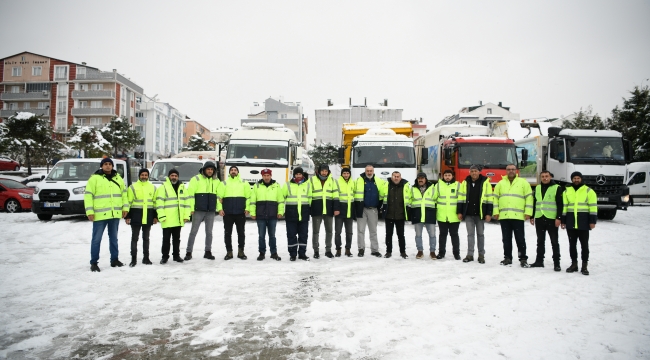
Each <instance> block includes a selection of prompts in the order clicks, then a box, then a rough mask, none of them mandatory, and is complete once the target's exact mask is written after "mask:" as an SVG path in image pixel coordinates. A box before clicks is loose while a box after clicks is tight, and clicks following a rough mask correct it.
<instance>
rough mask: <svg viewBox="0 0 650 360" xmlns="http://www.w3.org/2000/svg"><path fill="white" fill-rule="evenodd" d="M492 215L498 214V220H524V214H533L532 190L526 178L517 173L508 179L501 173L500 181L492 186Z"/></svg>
mask: <svg viewBox="0 0 650 360" xmlns="http://www.w3.org/2000/svg"><path fill="white" fill-rule="evenodd" d="M492 213H493V214H494V215H499V220H509V219H511V220H522V221H523V220H525V218H526V217H525V216H526V215H528V216H532V215H533V190H532V189H531V188H530V184H529V183H528V181H526V179H524V178H520V177H519V175H517V176H516V177H515V179H514V180H512V183H511V182H510V180H508V176H507V175H503V177H502V179H501V181H499V183H497V186H496V187H495V188H494V209H493V211H492Z"/></svg>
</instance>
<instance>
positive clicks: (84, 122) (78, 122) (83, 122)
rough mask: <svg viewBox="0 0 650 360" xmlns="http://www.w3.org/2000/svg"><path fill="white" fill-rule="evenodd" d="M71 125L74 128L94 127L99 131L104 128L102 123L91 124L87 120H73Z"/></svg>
mask: <svg viewBox="0 0 650 360" xmlns="http://www.w3.org/2000/svg"><path fill="white" fill-rule="evenodd" d="M72 124H73V125H75V126H89V127H94V128H95V129H101V128H103V127H104V123H97V122H94V123H91V122H90V120H89V119H74V121H73V122H72Z"/></svg>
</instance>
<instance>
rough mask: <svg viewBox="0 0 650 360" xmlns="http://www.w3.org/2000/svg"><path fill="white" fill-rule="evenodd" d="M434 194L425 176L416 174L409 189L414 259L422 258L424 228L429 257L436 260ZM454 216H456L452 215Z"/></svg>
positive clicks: (433, 188) (433, 187) (432, 187)
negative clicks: (414, 250) (414, 248)
mask: <svg viewBox="0 0 650 360" xmlns="http://www.w3.org/2000/svg"><path fill="white" fill-rule="evenodd" d="M435 197H436V192H435V186H433V183H430V182H429V181H428V179H427V174H425V173H423V172H421V173H419V174H418V177H417V179H415V183H414V184H413V186H412V187H411V216H410V218H411V223H413V226H414V227H415V247H416V248H417V249H418V253H417V255H415V258H416V259H422V258H423V257H424V253H423V251H424V246H423V245H422V233H423V232H424V228H425V227H426V229H427V233H428V234H429V257H430V258H431V260H436V200H435ZM454 215H456V214H455V213H454Z"/></svg>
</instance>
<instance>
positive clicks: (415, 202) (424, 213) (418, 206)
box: [409, 179, 437, 224]
mask: <svg viewBox="0 0 650 360" xmlns="http://www.w3.org/2000/svg"><path fill="white" fill-rule="evenodd" d="M436 196H437V194H436V187H435V185H433V183H431V182H428V181H427V183H426V190H425V191H424V193H422V191H421V190H420V185H418V181H417V179H416V180H415V183H414V184H413V186H411V206H410V209H411V211H410V212H411V215H410V216H409V218H410V219H411V223H413V224H419V223H424V224H435V223H436V201H435V198H436Z"/></svg>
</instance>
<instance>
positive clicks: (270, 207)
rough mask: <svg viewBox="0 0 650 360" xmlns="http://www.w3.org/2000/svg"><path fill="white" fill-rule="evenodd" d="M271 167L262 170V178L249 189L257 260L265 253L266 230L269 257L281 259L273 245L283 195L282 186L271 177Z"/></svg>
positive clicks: (262, 258) (282, 208)
mask: <svg viewBox="0 0 650 360" xmlns="http://www.w3.org/2000/svg"><path fill="white" fill-rule="evenodd" d="M271 175H272V172H271V169H264V170H262V179H261V180H260V181H258V182H257V183H255V185H253V190H252V191H251V218H253V220H256V221H257V233H258V236H259V251H260V255H259V256H258V257H257V260H258V261H262V260H264V258H265V254H266V240H265V237H266V231H267V229H268V233H269V248H270V250H271V259H273V260H275V261H280V260H282V259H281V258H280V257H279V256H278V249H277V247H276V245H275V227H276V225H277V224H278V219H280V218H282V215H283V214H284V197H283V196H282V187H280V185H279V184H278V183H277V182H276V181H275V180H273V179H272V178H271Z"/></svg>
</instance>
